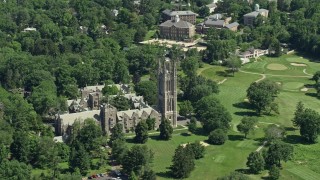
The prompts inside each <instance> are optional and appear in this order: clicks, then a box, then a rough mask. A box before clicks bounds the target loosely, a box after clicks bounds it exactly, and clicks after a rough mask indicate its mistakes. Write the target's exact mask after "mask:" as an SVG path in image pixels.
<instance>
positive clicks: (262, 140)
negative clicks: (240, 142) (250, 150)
mask: <svg viewBox="0 0 320 180" xmlns="http://www.w3.org/2000/svg"><path fill="white" fill-rule="evenodd" d="M254 140H255V141H257V145H258V146H261V145H262V144H263V142H264V141H266V138H264V137H260V138H255V139H254Z"/></svg>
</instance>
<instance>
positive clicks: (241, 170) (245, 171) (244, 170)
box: [235, 169, 251, 174]
mask: <svg viewBox="0 0 320 180" xmlns="http://www.w3.org/2000/svg"><path fill="white" fill-rule="evenodd" d="M235 171H237V172H239V173H242V174H250V173H251V172H250V169H236V170H235Z"/></svg>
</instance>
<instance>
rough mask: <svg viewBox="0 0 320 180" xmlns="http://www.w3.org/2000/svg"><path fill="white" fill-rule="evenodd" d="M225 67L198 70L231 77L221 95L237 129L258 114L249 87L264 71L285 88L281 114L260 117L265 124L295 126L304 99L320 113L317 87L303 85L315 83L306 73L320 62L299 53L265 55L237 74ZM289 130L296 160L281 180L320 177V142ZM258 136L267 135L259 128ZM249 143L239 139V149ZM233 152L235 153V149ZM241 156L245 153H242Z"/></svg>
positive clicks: (215, 76) (286, 166) (209, 75)
mask: <svg viewBox="0 0 320 180" xmlns="http://www.w3.org/2000/svg"><path fill="white" fill-rule="evenodd" d="M291 63H300V64H302V63H303V64H305V65H306V66H293V65H291ZM270 64H271V67H272V68H275V69H276V68H278V69H277V70H271V69H272V68H270ZM275 65H276V66H275ZM268 67H269V68H268ZM279 67H280V68H279ZM284 67H286V68H284ZM281 69H282V70H281ZM223 70H224V69H223V67H219V66H211V65H205V66H204V68H201V69H199V70H198V74H200V75H202V76H205V77H207V78H210V79H212V80H214V81H217V82H218V81H220V80H221V79H224V78H227V81H225V82H224V83H223V84H221V85H219V88H220V93H219V94H218V95H217V97H218V98H219V99H220V101H221V103H222V104H223V105H224V106H225V107H226V108H227V109H228V110H229V112H230V113H231V114H232V118H233V121H232V124H233V130H234V131H235V130H236V128H235V125H237V124H238V123H239V122H240V120H241V118H242V117H243V116H244V115H255V113H254V111H252V110H251V109H250V107H248V106H247V103H246V102H245V98H246V89H247V88H248V87H249V85H250V84H251V83H252V82H254V81H256V80H258V79H260V78H261V77H262V74H264V75H265V77H266V79H270V80H272V81H275V82H278V84H280V87H281V91H280V94H279V95H278V97H277V98H276V102H277V103H278V104H279V111H280V114H279V115H272V116H261V117H258V118H259V122H260V123H259V124H260V125H262V124H264V123H265V124H267V123H276V124H279V125H282V126H284V127H287V129H290V128H291V127H292V122H291V120H292V118H293V113H294V110H295V107H296V104H297V103H298V102H299V101H302V102H303V103H304V104H305V106H306V107H308V108H312V109H315V110H316V111H318V112H320V108H319V107H320V100H319V99H317V98H316V97H315V90H314V89H312V88H311V89H308V91H307V92H302V91H301V89H302V88H304V87H310V85H312V84H314V82H313V81H311V80H310V76H308V75H307V74H306V73H305V72H307V73H309V74H312V73H314V72H316V71H317V70H320V63H315V62H310V61H309V60H307V59H305V58H301V57H299V56H296V55H284V56H282V57H280V58H270V57H262V58H261V59H259V60H258V61H257V62H254V63H249V64H246V65H244V66H243V67H242V68H241V70H242V71H245V72H237V73H236V74H235V77H232V76H226V75H225V74H223V73H221V71H223ZM304 71H305V72H304ZM250 73H252V74H250ZM260 74H261V75H260ZM287 133H288V139H287V142H289V143H291V144H293V145H294V146H295V155H294V159H293V160H292V161H289V162H287V163H285V164H284V165H283V170H282V171H281V179H305V180H309V179H310V180H312V179H320V160H319V158H318V157H320V153H319V152H320V145H319V144H314V145H305V144H302V143H301V138H300V136H299V131H298V130H296V131H288V132H287ZM255 136H258V137H259V136H263V133H262V131H260V130H259V131H258V132H257V133H256V135H255ZM299 140H300V141H299ZM247 143H248V142H247V140H245V141H241V142H240V143H239V142H238V144H237V145H235V148H237V150H238V148H240V147H241V146H245V145H246V144H247ZM256 143H257V142H256ZM233 153H235V152H234V151H233ZM241 153H242V151H241ZM244 153H245V152H244ZM224 156H226V157H228V156H230V154H229V153H225V155H224ZM238 156H241V155H239V154H238ZM219 159H222V157H218V160H217V161H220V160H219ZM235 162H237V161H235ZM301 162H302V163H301ZM237 163H238V162H237ZM221 166H222V165H221ZM204 167H205V166H203V168H204ZM210 167H214V168H218V167H219V168H222V167H220V165H218V166H213V165H212V166H210ZM241 167H245V166H244V165H243V164H242V165H241V163H239V166H238V168H241ZM204 169H205V168H204ZM233 170H234V168H233V167H230V168H229V171H233ZM225 171H226V170H225ZM263 176H267V172H262V173H261V174H260V175H250V177H251V178H252V179H261V177H263ZM214 177H216V176H214Z"/></svg>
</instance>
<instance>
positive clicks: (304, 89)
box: [300, 88, 309, 92]
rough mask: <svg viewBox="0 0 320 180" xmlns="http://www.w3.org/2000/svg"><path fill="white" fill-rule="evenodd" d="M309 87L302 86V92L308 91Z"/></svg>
mask: <svg viewBox="0 0 320 180" xmlns="http://www.w3.org/2000/svg"><path fill="white" fill-rule="evenodd" d="M308 90H309V89H308V88H302V89H300V91H302V92H307V91H308Z"/></svg>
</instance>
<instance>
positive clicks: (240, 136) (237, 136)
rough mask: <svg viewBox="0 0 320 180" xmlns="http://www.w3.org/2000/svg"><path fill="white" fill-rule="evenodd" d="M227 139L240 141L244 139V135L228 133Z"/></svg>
mask: <svg viewBox="0 0 320 180" xmlns="http://www.w3.org/2000/svg"><path fill="white" fill-rule="evenodd" d="M228 140H230V141H242V140H244V136H243V135H233V134H230V135H228Z"/></svg>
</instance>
